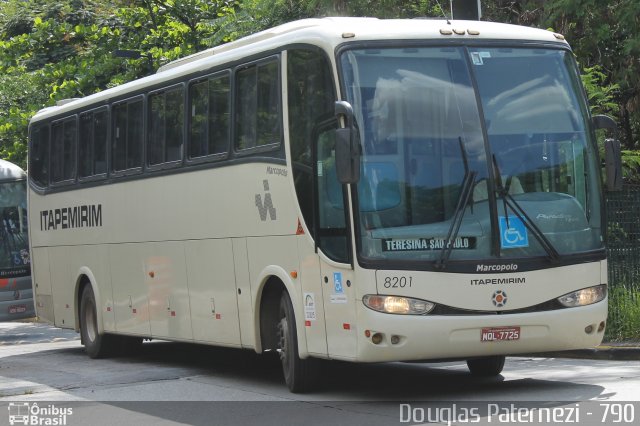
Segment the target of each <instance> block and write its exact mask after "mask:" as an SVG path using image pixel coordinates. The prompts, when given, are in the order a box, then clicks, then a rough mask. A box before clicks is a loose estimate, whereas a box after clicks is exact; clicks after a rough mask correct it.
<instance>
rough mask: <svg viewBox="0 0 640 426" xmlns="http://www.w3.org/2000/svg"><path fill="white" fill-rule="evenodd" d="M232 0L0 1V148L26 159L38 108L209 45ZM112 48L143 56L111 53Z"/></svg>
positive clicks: (127, 78)
mask: <svg viewBox="0 0 640 426" xmlns="http://www.w3.org/2000/svg"><path fill="white" fill-rule="evenodd" d="M237 7H238V4H237V2H236V1H235V0H214V1H205V0H165V1H161V0H137V1H134V0H131V1H127V0H111V1H97V0H96V1H91V0H56V1H53V0H36V1H29V2H27V1H25V0H7V1H6V2H1V3H0V17H1V18H0V76H2V77H0V155H1V156H2V158H6V159H8V160H10V161H13V162H16V163H18V164H20V165H21V166H22V167H25V165H26V164H25V163H26V146H27V126H28V121H29V119H30V117H32V116H33V114H35V113H36V112H37V111H38V110H39V109H41V108H43V107H45V106H49V105H53V104H54V103H55V102H56V101H58V100H61V99H66V98H74V97H81V96H86V95H90V94H92V93H95V92H98V91H100V90H104V89H106V88H109V87H112V86H115V85H118V84H122V83H124V82H127V81H130V80H132V79H135V78H138V77H143V76H145V75H147V74H149V73H150V72H154V71H155V68H157V67H159V66H160V65H162V64H164V63H166V62H169V61H172V60H174V59H177V58H180V57H182V56H186V55H189V54H191V53H195V52H197V51H199V50H202V49H203V48H205V47H208V44H207V41H208V40H209V39H211V38H212V36H213V34H215V33H216V32H217V27H216V26H215V21H216V20H217V19H219V18H220V17H221V16H224V15H226V14H230V13H234V11H235V9H236V8H237ZM116 49H129V50H139V51H142V52H143V53H144V54H145V55H149V56H148V57H144V58H142V59H137V60H126V59H122V58H115V57H113V54H112V52H113V51H114V50H116Z"/></svg>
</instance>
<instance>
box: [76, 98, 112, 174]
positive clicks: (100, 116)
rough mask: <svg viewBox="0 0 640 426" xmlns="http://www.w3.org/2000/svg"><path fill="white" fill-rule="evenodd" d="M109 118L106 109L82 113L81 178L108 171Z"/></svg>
mask: <svg viewBox="0 0 640 426" xmlns="http://www.w3.org/2000/svg"><path fill="white" fill-rule="evenodd" d="M107 120H108V112H107V110H106V109H103V110H100V111H90V112H87V113H84V114H81V115H80V135H82V143H80V144H79V146H78V151H79V157H80V160H79V164H78V169H79V170H78V174H79V177H81V178H87V177H91V176H97V175H103V174H105V173H107V130H108V121H107Z"/></svg>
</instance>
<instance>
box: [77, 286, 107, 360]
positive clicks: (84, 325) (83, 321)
mask: <svg viewBox="0 0 640 426" xmlns="http://www.w3.org/2000/svg"><path fill="white" fill-rule="evenodd" d="M80 334H81V338H82V343H83V344H84V350H85V352H86V353H87V355H89V357H90V358H105V357H107V356H110V355H112V351H113V349H114V343H115V339H116V336H111V335H108V334H100V333H99V331H98V311H97V308H96V299H95V296H94V295H93V289H92V288H91V286H90V285H87V286H86V287H85V288H84V290H83V291H82V296H81V298H80Z"/></svg>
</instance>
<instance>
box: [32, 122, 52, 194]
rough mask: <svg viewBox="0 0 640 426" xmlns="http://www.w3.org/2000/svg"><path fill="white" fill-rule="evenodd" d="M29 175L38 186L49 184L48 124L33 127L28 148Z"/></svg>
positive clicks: (43, 186)
mask: <svg viewBox="0 0 640 426" xmlns="http://www.w3.org/2000/svg"><path fill="white" fill-rule="evenodd" d="M29 175H30V177H31V179H32V180H33V181H34V182H35V183H36V184H37V185H38V186H40V187H42V188H45V187H47V185H48V184H49V126H48V125H44V126H38V127H34V128H33V130H32V131H31V147H30V150H29Z"/></svg>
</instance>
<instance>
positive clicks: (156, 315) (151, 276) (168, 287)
mask: <svg viewBox="0 0 640 426" xmlns="http://www.w3.org/2000/svg"><path fill="white" fill-rule="evenodd" d="M142 246H143V248H142V255H143V258H142V259H141V263H142V270H143V272H144V275H143V276H144V283H145V287H146V292H147V295H148V299H149V321H150V327H151V336H152V337H161V338H162V337H168V338H172V339H178V340H185V339H186V340H192V339H193V332H192V329H191V309H190V308H189V288H188V286H187V266H186V260H185V246H184V243H183V242H161V243H147V244H142Z"/></svg>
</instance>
